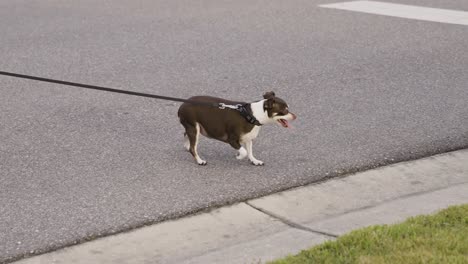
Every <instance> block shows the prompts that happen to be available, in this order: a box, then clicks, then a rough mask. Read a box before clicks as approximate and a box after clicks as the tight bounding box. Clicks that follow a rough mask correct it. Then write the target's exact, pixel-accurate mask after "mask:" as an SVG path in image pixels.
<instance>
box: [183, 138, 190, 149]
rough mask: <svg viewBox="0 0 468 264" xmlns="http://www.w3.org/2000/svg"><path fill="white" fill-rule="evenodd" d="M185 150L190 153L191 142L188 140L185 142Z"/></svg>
mask: <svg viewBox="0 0 468 264" xmlns="http://www.w3.org/2000/svg"><path fill="white" fill-rule="evenodd" d="M184 148H185V149H186V150H187V151H190V141H188V139H186V140H185V142H184Z"/></svg>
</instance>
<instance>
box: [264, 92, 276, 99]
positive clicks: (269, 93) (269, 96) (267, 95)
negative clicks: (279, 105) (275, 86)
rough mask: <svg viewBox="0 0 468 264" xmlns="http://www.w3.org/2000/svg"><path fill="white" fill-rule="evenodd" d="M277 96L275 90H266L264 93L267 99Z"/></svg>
mask: <svg viewBox="0 0 468 264" xmlns="http://www.w3.org/2000/svg"><path fill="white" fill-rule="evenodd" d="M273 97H275V92H266V93H265V94H264V95H263V98H265V99H271V98H273Z"/></svg>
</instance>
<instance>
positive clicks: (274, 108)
mask: <svg viewBox="0 0 468 264" xmlns="http://www.w3.org/2000/svg"><path fill="white" fill-rule="evenodd" d="M263 98H265V99H266V100H265V101H264V103H263V108H264V109H265V111H266V112H267V113H268V118H269V119H270V120H271V121H272V122H277V123H278V124H280V125H281V126H283V127H289V123H288V121H291V120H294V119H296V118H297V117H296V115H295V114H293V113H292V112H289V106H288V104H287V103H286V102H285V101H284V100H283V99H281V98H279V97H276V95H275V93H274V92H267V93H265V94H264V95H263Z"/></svg>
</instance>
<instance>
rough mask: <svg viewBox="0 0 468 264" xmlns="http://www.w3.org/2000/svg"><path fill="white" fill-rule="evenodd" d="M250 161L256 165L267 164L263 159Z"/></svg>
mask: <svg viewBox="0 0 468 264" xmlns="http://www.w3.org/2000/svg"><path fill="white" fill-rule="evenodd" d="M250 163H252V164H253V165H255V166H263V165H265V163H263V161H261V160H250Z"/></svg>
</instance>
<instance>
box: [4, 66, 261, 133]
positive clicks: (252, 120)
mask: <svg viewBox="0 0 468 264" xmlns="http://www.w3.org/2000/svg"><path fill="white" fill-rule="evenodd" d="M0 75H4V76H10V77H15V78H20V79H29V80H34V81H40V82H48V83H56V84H61V85H67V86H75V87H80V88H86V89H91V90H98V91H106V92H111V93H121V94H129V95H134V96H140V97H148V98H155V99H161V100H166V101H174V102H182V103H190V104H197V105H204V106H211V107H217V108H219V109H226V108H229V109H233V110H237V111H239V113H240V114H241V115H242V116H243V117H244V118H245V119H246V120H247V122H249V123H251V124H253V125H257V126H260V125H261V124H260V122H258V120H257V119H256V118H255V117H254V116H253V115H252V114H250V113H249V112H248V110H247V108H246V105H242V104H237V105H228V104H224V103H209V102H201V101H193V100H187V99H182V98H177V97H169V96H162V95H156V94H149V93H140V92H134V91H128V90H120V89H115V88H109V87H103V86H97V85H91V84H84V83H76V82H68V81H61V80H56V79H50V78H43V77H38V76H32V75H25V74H18V73H12V72H5V71H0Z"/></svg>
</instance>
